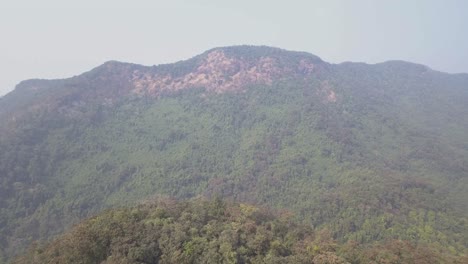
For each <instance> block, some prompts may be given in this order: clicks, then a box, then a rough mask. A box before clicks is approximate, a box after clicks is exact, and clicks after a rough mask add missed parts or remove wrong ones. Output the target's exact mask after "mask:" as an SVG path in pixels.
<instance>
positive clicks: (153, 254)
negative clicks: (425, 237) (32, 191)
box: [13, 199, 468, 264]
mask: <svg viewBox="0 0 468 264" xmlns="http://www.w3.org/2000/svg"><path fill="white" fill-rule="evenodd" d="M290 216H291V214H290V213H288V212H286V211H283V212H282V213H280V212H272V211H269V210H265V209H262V208H258V207H255V206H251V205H247V204H239V205H237V204H236V205H226V204H225V203H224V202H222V201H221V200H219V199H213V200H211V201H203V200H200V199H199V200H195V201H190V202H177V201H174V200H167V199H159V200H157V201H153V202H151V203H146V204H144V205H140V206H138V207H134V208H127V209H117V210H111V211H108V212H106V213H103V214H100V215H98V216H96V217H93V218H91V219H89V220H87V221H85V222H83V223H81V224H79V225H77V226H75V227H74V228H73V229H72V230H71V231H70V232H68V233H66V234H65V235H63V236H61V237H60V238H58V239H57V240H55V241H53V242H51V243H50V244H48V245H45V246H43V245H34V246H33V247H32V248H31V249H30V250H29V252H28V253H27V254H26V255H24V256H22V257H19V258H17V259H16V260H15V261H14V262H13V263H16V264H23V263H24V264H35V263H57V264H73V263H82V264H88V263H89V264H93V263H128V264H130V263H278V264H279V263H314V264H328V263H334V264H350V263H408V264H409V263H414V264H426V263H452V264H457V263H458V264H462V263H465V262H466V261H467V260H468V258H466V257H452V256H450V255H449V254H447V252H437V251H434V250H432V249H431V248H429V247H427V246H423V245H417V246H414V245H411V244H410V243H408V242H405V241H401V240H390V241H387V242H385V243H377V242H376V243H373V244H372V245H366V246H363V245H360V244H359V243H356V242H348V243H346V244H337V243H336V241H334V240H333V238H332V237H331V236H330V233H329V232H328V230H321V231H318V232H314V231H313V230H312V229H311V228H310V227H307V226H303V225H297V224H295V223H294V221H291V219H290Z"/></svg>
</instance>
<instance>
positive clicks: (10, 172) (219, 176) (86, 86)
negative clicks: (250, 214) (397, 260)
mask: <svg viewBox="0 0 468 264" xmlns="http://www.w3.org/2000/svg"><path fill="white" fill-rule="evenodd" d="M467 102H468V75H466V74H459V75H450V74H445V73H440V72H436V71H433V70H431V69H429V68H427V67H425V66H422V65H416V64H411V63H407V62H400V61H391V62H385V63H381V64H375V65H367V64H360V63H343V64H338V65H335V64H329V63H326V62H324V61H322V60H321V59H320V58H318V57H316V56H313V55H310V54H307V53H301V52H290V51H285V50H281V49H276V48H269V47H250V46H240V47H228V48H218V49H213V50H210V51H207V52H206V53H204V54H201V55H198V56H196V57H194V58H192V59H190V60H187V61H182V62H178V63H175V64H169V65H160V66H153V67H145V66H140V65H134V64H127V63H119V62H108V63H106V64H104V65H102V66H99V67H97V68H95V69H93V70H92V71H90V72H87V73H84V74H82V75H79V76H75V77H72V78H69V79H63V80H29V81H25V82H22V83H21V84H19V85H18V86H17V88H16V89H15V91H13V92H11V93H10V94H8V95H6V96H4V97H2V98H0V124H1V125H0V198H1V199H0V248H1V249H2V250H1V252H0V259H1V258H2V255H3V258H4V259H5V260H6V259H7V258H10V257H12V256H14V255H16V254H18V253H20V252H22V251H24V249H25V248H26V247H27V246H28V245H30V244H31V243H32V242H33V241H34V240H37V239H49V238H51V237H53V236H55V235H57V234H59V233H61V232H62V231H63V230H64V229H65V228H67V227H70V226H71V225H72V224H74V223H77V222H78V221H79V220H81V219H83V218H87V217H89V216H92V215H95V214H97V213H98V212H100V211H102V210H104V209H106V208H110V207H120V206H128V205H134V204H135V203H137V202H139V201H141V200H145V199H147V198H148V197H153V196H155V195H164V196H169V197H174V198H178V199H187V198H192V197H197V196H205V197H213V196H220V197H223V198H225V199H226V200H228V201H236V202H248V203H251V204H258V205H262V206H269V207H271V208H275V209H277V210H279V209H284V208H287V209H288V210H290V211H291V213H292V214H293V218H294V219H295V221H297V222H300V223H301V224H304V225H306V226H309V227H311V228H312V229H316V230H324V229H327V230H328V231H329V233H330V237H331V239H334V240H336V241H337V242H339V243H347V242H348V241H356V242H357V243H359V244H364V245H365V244H369V245H371V244H373V243H375V242H376V241H380V242H381V243H385V242H386V241H387V242H388V241H394V240H395V239H396V240H401V241H405V242H402V243H409V244H411V245H413V246H415V247H417V245H419V244H421V245H425V246H427V247H429V248H431V250H434V251H437V252H449V254H451V255H452V256H453V257H455V256H459V255H463V254H466V253H467V246H468V223H467V216H468V215H467V212H468V205H467V204H468V118H467V117H468V104H467ZM125 210H126V209H125ZM125 210H124V211H125ZM128 210H131V209H128ZM145 210H146V209H145ZM148 210H149V209H148ZM125 212H127V211H125ZM110 215H112V213H111V214H110ZM103 217H110V216H109V215H107V216H106V215H104V216H103ZM90 223H92V221H91V222H89V221H88V222H87V224H84V225H89V224H90ZM76 230H79V228H78V229H75V231H73V232H80V231H76ZM291 232H294V231H291ZM298 239H299V238H298ZM300 239H302V238H300ZM300 239H299V240H300ZM389 243H390V242H389ZM289 246H292V245H289ZM369 247H370V246H369ZM207 250H208V249H207ZM289 250H291V248H290V249H289ZM304 254H305V253H304ZM444 254H445V253H444ZM106 257H107V256H106ZM0 263H1V261H0Z"/></svg>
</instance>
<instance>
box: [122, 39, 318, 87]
mask: <svg viewBox="0 0 468 264" xmlns="http://www.w3.org/2000/svg"><path fill="white" fill-rule="evenodd" d="M318 64H323V61H322V60H321V59H320V58H318V57H316V56H314V55H312V54H308V53H303V52H291V51H286V50H282V49H279V48H272V47H264V46H231V47H220V48H214V49H211V50H208V51H206V52H205V53H203V54H201V55H199V56H196V57H194V58H192V59H189V60H187V61H182V62H179V63H176V64H172V65H161V66H156V67H155V68H153V71H151V72H148V71H144V70H136V71H134V72H133V74H132V78H131V82H132V83H133V85H134V87H135V89H133V92H135V93H137V94H151V95H157V94H160V93H161V92H164V91H177V90H181V89H186V88H190V87H204V88H205V89H206V90H207V91H211V92H216V93H222V92H226V91H239V90H243V89H245V88H246V87H247V86H249V85H252V84H266V85H269V84H271V83H272V82H273V81H274V80H277V79H281V78H285V77H287V76H297V75H304V76H307V75H311V74H312V73H313V72H314V71H315V69H316V66H317V65H318Z"/></svg>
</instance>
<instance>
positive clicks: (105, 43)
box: [0, 0, 468, 95]
mask: <svg viewBox="0 0 468 264" xmlns="http://www.w3.org/2000/svg"><path fill="white" fill-rule="evenodd" d="M467 14H468V1H465V0H380V1H378V0H374V1H373V0H367V1H366V0H353V1H351V0H342V1H339V0H323V1H319V0H304V1H301V0H297V1H295V0H288V1H283V0H268V1H264V0H258V1H256V0H235V1H233V0H230V1H223V0H199V1H197V0H193V1H188V0H187V1H180V0H166V1H156V0H153V1H149V0H147V1H145V0H132V1H130V0H129V1H119V0H113V1H111V0H93V1H91V0H80V1H66V0H41V1H34V0H31V1H22V0H1V2H0V71H1V75H0V95H2V94H5V93H6V92H8V91H10V90H12V89H13V88H14V86H15V85H16V84H17V83H18V82H19V81H21V80H24V79H30V78H64V77H70V76H73V75H78V74H80V73H82V72H84V71H88V70H90V69H91V68H93V67H96V66H98V65H100V64H102V63H103V62H105V61H107V60H120V61H126V62H133V63H139V64H144V65H154V64H161V63H169V62H175V61H178V60H182V59H187V58H190V57H192V56H194V55H196V54H198V53H201V52H203V51H205V50H207V49H210V48H213V47H217V46H228V45H238V44H255V45H270V46H276V47H280V48H284V49H290V50H300V51H307V52H310V53H313V54H315V55H317V56H319V57H321V58H322V59H323V60H326V61H328V62H332V63H340V62H343V61H363V62H368V63H375V62H382V61H386V60H390V59H402V60H408V61H413V62H418V63H422V64H425V65H428V66H429V67H431V68H433V69H436V70H441V71H446V72H468V15H467Z"/></svg>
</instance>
